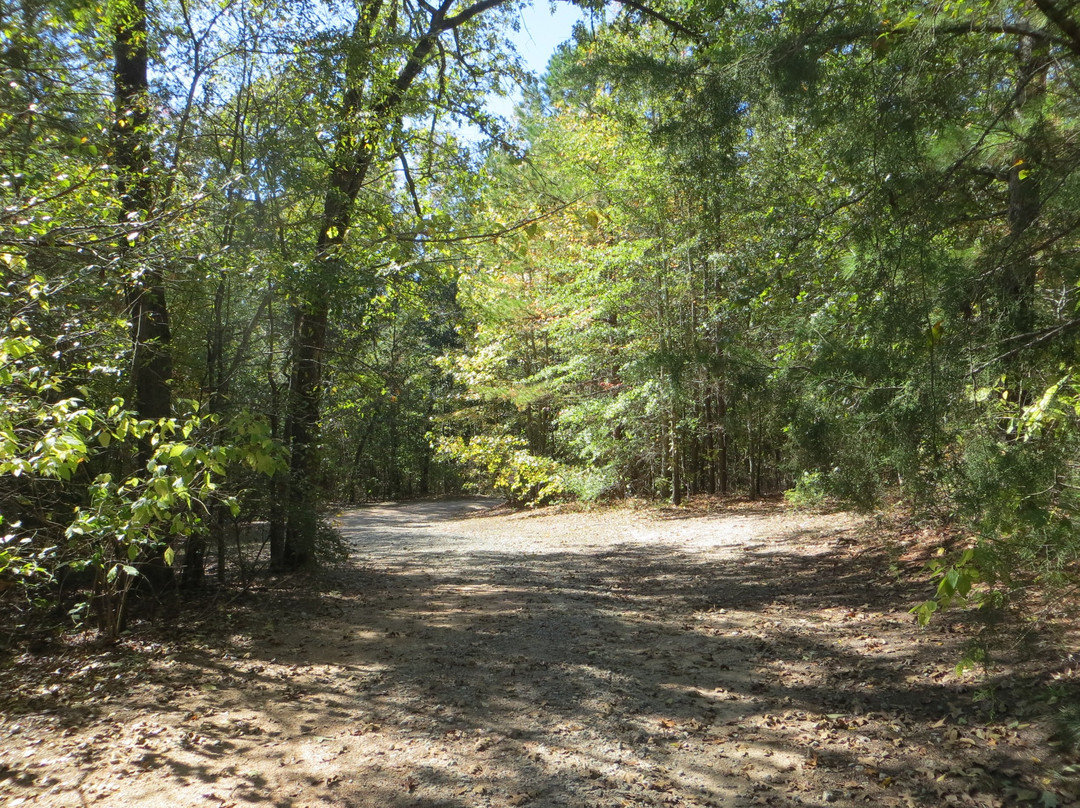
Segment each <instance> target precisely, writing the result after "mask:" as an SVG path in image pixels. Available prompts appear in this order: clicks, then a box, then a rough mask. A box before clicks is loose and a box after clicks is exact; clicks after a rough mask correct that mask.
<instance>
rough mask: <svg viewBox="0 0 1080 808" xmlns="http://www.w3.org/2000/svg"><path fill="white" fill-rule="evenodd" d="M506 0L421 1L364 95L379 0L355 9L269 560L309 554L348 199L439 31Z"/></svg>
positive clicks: (291, 561)
mask: <svg viewBox="0 0 1080 808" xmlns="http://www.w3.org/2000/svg"><path fill="white" fill-rule="evenodd" d="M505 2H507V0H479V2H476V3H474V4H472V5H470V6H467V7H466V8H464V9H463V10H461V11H459V12H458V13H457V14H454V15H453V16H448V15H449V12H450V9H451V7H452V6H453V5H454V3H453V0H444V1H443V2H442V3H441V4H440V5H439V6H438V7H436V8H431V7H426V8H428V9H429V10H430V11H429V13H430V17H429V19H428V24H427V26H426V29H425V30H424V33H423V34H421V35H420V36H419V37H418V38H417V39H416V41H415V43H414V44H413V47H412V50H411V52H410V53H409V56H408V58H407V59H406V60H405V62H404V63H403V64H402V66H401V68H400V69H399V71H398V74H397V76H396V77H395V78H394V79H393V80H392V81H391V82H390V84H389V85H388V86H387V87H386V89H385V90H384V91H383V92H382V93H381V94H380V95H377V96H373V97H371V98H366V97H365V95H364V92H365V88H366V82H367V81H368V80H369V78H370V77H369V76H367V75H366V74H365V73H364V71H365V69H366V65H365V61H366V59H367V57H368V55H369V54H370V53H372V52H373V49H374V48H375V47H376V43H375V41H374V37H375V34H376V32H378V31H379V28H380V26H381V24H382V20H381V19H380V12H381V10H382V0H369V2H368V3H366V4H364V5H363V6H362V7H361V9H360V17H359V19H358V21H357V23H356V26H355V28H354V30H353V37H354V38H355V40H356V42H355V44H354V47H352V48H351V49H350V53H351V54H352V55H351V56H350V58H349V62H348V64H347V66H346V76H345V81H346V87H347V89H346V91H345V95H344V98H343V104H342V119H341V121H340V122H339V123H340V132H339V138H338V143H337V146H336V148H335V151H334V154H333V157H332V162H331V167H330V172H329V176H328V178H327V190H326V196H325V198H324V203H323V213H322V215H321V216H320V222H319V230H318V235H317V240H316V244H315V254H314V257H313V260H312V264H311V270H310V283H309V285H308V288H307V289H306V290H303V293H302V294H301V302H300V303H299V304H298V305H297V307H296V310H295V321H294V329H293V357H292V372H291V374H290V385H289V399H288V401H289V403H288V410H287V413H286V426H285V437H286V441H287V443H288V446H289V451H290V461H289V481H288V506H287V509H288V512H287V516H286V519H287V524H286V529H285V537H284V542H282V543H281V545H280V546H279V547H277V548H276V551H275V547H274V546H272V548H271V566H272V567H273V568H274V569H277V570H286V569H295V568H297V567H299V566H302V565H304V564H306V563H308V562H310V561H313V560H314V558H315V553H314V550H315V548H314V537H315V529H316V526H317V524H318V490H317V482H318V470H319V451H318V443H319V417H320V412H321V400H322V384H323V354H324V351H325V349H326V335H327V325H328V323H329V320H330V296H331V294H332V292H331V290H332V288H333V284H334V279H335V278H336V277H338V275H339V273H341V272H343V271H345V269H346V267H345V265H344V262H343V260H342V257H341V254H342V251H343V248H344V246H345V238H346V234H347V232H348V229H349V227H350V225H351V224H352V216H353V206H354V203H355V202H356V198H357V196H358V195H359V193H360V189H361V188H362V187H363V185H364V182H365V180H366V178H367V175H368V171H369V170H370V169H371V166H372V163H373V161H374V160H375V158H376V156H377V154H378V150H379V148H380V145H381V144H382V143H383V141H384V140H385V139H386V137H387V136H388V133H389V130H390V128H391V126H392V125H393V123H394V121H395V120H397V118H398V117H399V115H400V111H401V108H402V105H403V103H404V101H405V100H406V96H407V94H408V92H409V90H410V88H411V87H412V86H413V84H414V83H415V82H416V80H417V79H418V78H419V77H420V75H421V73H422V72H423V70H424V68H425V67H426V66H427V64H428V62H429V60H430V58H431V56H432V54H433V53H434V51H435V46H436V44H437V42H438V39H439V36H440V35H441V34H443V33H445V32H447V31H451V30H453V29H454V28H456V27H458V26H460V25H462V24H464V23H465V22H467V21H468V20H470V19H472V18H473V17H475V16H476V15H478V14H481V13H483V12H484V11H487V10H489V9H492V8H495V7H496V6H499V5H501V4H503V3H505Z"/></svg>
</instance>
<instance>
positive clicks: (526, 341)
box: [0, 0, 1080, 637]
mask: <svg viewBox="0 0 1080 808" xmlns="http://www.w3.org/2000/svg"><path fill="white" fill-rule="evenodd" d="M579 5H580V6H581V7H582V9H583V10H584V11H585V17H584V21H583V22H582V23H579V24H578V25H577V26H576V28H575V30H574V31H573V36H572V38H571V39H569V40H568V41H567V42H566V43H565V44H564V45H562V46H561V47H560V49H559V50H558V52H557V53H556V55H555V56H554V57H553V59H552V60H551V63H550V65H549V68H548V71H547V73H546V74H545V75H543V76H541V77H536V76H534V75H532V74H531V73H529V71H528V70H527V69H526V68H525V67H524V65H523V62H522V60H521V58H520V55H519V54H517V53H516V52H515V51H514V46H513V44H512V43H511V40H510V38H509V34H510V33H511V32H512V31H513V30H514V29H515V28H516V27H517V26H518V25H519V24H520V21H519V13H520V9H521V3H520V2H517V0H475V2H468V1H467V0H466V1H464V2H463V1H462V0H441V2H436V3H431V2H428V0H362V2H337V0H327V1H326V2H322V1H321V0H307V1H306V2H294V1H293V0H290V1H289V2H280V0H159V1H158V2H149V3H148V2H146V0H108V1H107V2H103V3H100V4H99V3H96V2H90V1H89V0H5V2H4V4H3V6H2V10H0V70H2V72H3V83H2V87H0V132H2V134H0V175H2V176H0V186H2V191H0V195H2V199H3V210H2V212H0V260H2V263H0V270H2V273H3V286H2V290H0V305H2V307H3V318H2V321H0V390H2V400H3V408H2V411H0V520H2V521H0V533H2V538H0V587H2V589H3V597H4V599H5V601H6V604H7V605H5V609H8V610H9V612H10V614H11V615H14V616H13V617H12V618H11V620H10V621H6V622H10V623H11V625H12V626H15V625H16V624H18V625H22V626H25V625H29V624H30V623H32V622H33V621H34V620H36V619H37V618H35V617H34V615H35V614H39V613H42V612H43V611H47V610H49V609H52V608H53V607H54V606H55V591H56V582H57V581H58V580H61V579H64V580H70V581H76V582H79V586H81V587H83V588H84V589H86V590H87V591H90V592H92V597H91V598H89V599H87V602H85V603H82V604H79V605H77V606H76V607H75V609H74V610H73V611H72V616H73V617H74V618H75V619H76V620H78V621H83V622H85V623H86V624H87V625H91V626H94V627H95V628H97V629H99V630H100V631H101V632H102V633H103V634H105V635H109V636H114V637H115V636H116V635H117V634H118V633H119V632H120V631H121V630H122V628H123V625H124V612H125V603H126V596H127V592H128V591H129V589H130V588H131V586H132V585H133V581H134V580H135V579H136V578H148V579H154V578H155V576H156V577H157V578H163V577H165V578H170V579H171V578H172V576H175V578H176V580H177V581H178V582H179V584H180V585H181V586H183V587H188V588H197V587H199V586H200V585H202V584H203V583H204V580H205V578H206V575H207V570H208V569H209V568H210V565H211V564H212V566H213V569H214V570H216V572H217V574H218V575H219V576H225V575H226V574H228V570H227V569H226V565H225V561H224V560H225V542H226V539H225V536H226V534H227V528H228V526H229V525H232V524H234V523H236V522H237V521H238V520H239V521H241V522H244V523H260V524H262V523H265V524H266V525H267V526H268V527H267V531H268V533H267V537H268V538H267V543H268V554H267V559H266V566H267V567H268V568H269V569H270V570H271V571H273V572H288V571H290V570H297V569H304V568H308V567H310V565H312V564H317V563H319V562H320V561H326V560H329V559H333V558H334V557H336V555H337V554H338V553H340V551H341V548H340V542H339V541H338V540H337V539H336V538H335V533H334V530H333V527H332V526H331V525H330V523H329V522H328V520H327V516H326V514H327V513H328V508H329V507H331V505H336V506H340V505H342V504H355V503H363V502H371V501H381V500H405V499H410V498H418V497H431V496H437V495H444V494H453V493H457V492H462V491H465V490H472V491H482V492H488V493H494V494H497V495H498V496H501V497H503V498H505V499H506V500H507V501H509V502H510V503H511V504H513V505H515V506H519V507H533V506H537V505H543V504H545V503H553V502H560V501H567V500H576V501H580V502H610V501H615V500H624V499H627V498H644V499H662V500H666V501H669V502H670V503H671V504H672V505H674V506H679V505H681V504H682V503H684V502H686V501H687V500H688V499H689V498H691V497H694V496H698V495H721V496H723V495H727V496H737V497H744V498H750V499H755V498H760V497H768V496H770V495H774V494H779V493H784V494H785V496H786V497H787V498H788V500H789V501H791V502H793V503H795V504H797V505H814V504H818V503H821V502H823V501H831V502H839V503H843V504H847V505H849V506H852V507H858V508H863V509H870V510H873V509H875V508H881V507H885V506H886V505H888V506H890V507H892V506H895V505H897V503H899V504H900V505H901V506H902V507H903V508H905V509H907V512H909V513H911V514H913V515H914V516H915V518H918V519H920V520H924V523H926V524H934V525H938V526H941V528H942V529H943V530H949V531H954V532H956V534H957V535H960V536H962V537H963V541H961V542H959V543H957V545H956V547H955V548H954V549H955V553H953V552H950V553H948V554H946V555H945V556H944V557H943V558H941V559H940V560H939V561H937V562H936V563H935V566H934V567H933V568H932V570H931V571H930V572H928V573H927V575H928V580H932V583H933V587H936V594H933V593H934V591H935V590H934V588H933V587H931V589H930V593H931V594H932V595H933V597H930V598H929V599H928V600H926V602H925V603H923V604H922V605H921V606H920V607H918V610H917V616H918V618H919V619H920V620H921V621H923V622H926V621H928V620H930V619H931V616H932V614H933V613H934V612H935V611H936V610H938V609H939V608H940V607H943V606H946V605H948V604H949V602H950V601H952V600H954V599H957V598H959V599H965V598H968V597H975V596H977V597H978V598H980V599H982V600H983V601H985V602H986V603H989V604H991V605H1008V604H1009V603H1010V602H1011V599H1013V597H1014V595H1017V593H1020V595H1023V593H1026V592H1028V591H1029V590H1030V588H1031V587H1033V586H1034V587H1037V588H1038V589H1039V591H1042V592H1045V593H1047V594H1048V595H1049V597H1051V598H1052V599H1065V598H1067V597H1069V596H1070V595H1072V594H1074V593H1075V587H1076V580H1077V579H1076V574H1075V573H1076V563H1077V558H1078V555H1080V534H1078V533H1077V531H1076V529H1075V527H1074V519H1076V518H1077V509H1078V506H1080V428H1078V426H1080V423H1078V422H1080V377H1078V375H1077V371H1076V367H1075V366H1076V364H1077V362H1078V361H1080V360H1078V355H1077V349H1078V342H1077V328H1078V326H1080V313H1078V309H1080V294H1078V292H1080V264H1078V259H1077V251H1078V248H1080V230H1078V228H1080V204H1078V203H1080V176H1078V173H1077V168H1078V167H1080V143H1078V140H1077V136H1078V135H1080V124H1078V119H1077V113H1078V112H1080V97H1078V93H1080V90H1076V89H1075V88H1074V78H1075V77H1074V74H1073V71H1074V70H1076V69H1077V67H1078V62H1080V13H1078V12H1077V10H1076V8H1075V7H1074V6H1073V5H1072V4H1070V3H1064V2H1060V1H1059V0H1022V1H1021V0H1018V1H1017V2H1006V1H1003V0H1002V1H999V0H980V1H979V2H975V1H974V0H941V1H940V2H929V3H924V2H899V3H890V2H887V1H886V0H850V1H848V0H844V2H834V1H833V0H830V2H818V0H778V1H777V2H772V0H765V2H760V3H728V2H718V1H717V0H706V1H705V2H701V1H699V0H694V1H693V2H691V0H650V2H646V3H639V2H637V1H636V0H625V2H622V3H614V4H604V3H600V2H588V1H586V2H582V3H580V4H579ZM514 88H518V89H519V91H520V92H521V93H522V99H523V100H522V101H521V103H520V104H519V105H518V107H517V110H516V112H515V113H514V115H513V116H512V117H511V118H510V119H507V118H503V117H499V116H497V115H495V114H493V113H492V112H490V110H489V104H488V101H489V99H490V98H491V97H492V96H493V95H496V94H507V93H510V92H512V91H514ZM215 558H217V559H218V561H217V562H216V563H214V559H215ZM1020 595H1018V597H1019V598H1020V600H1022V597H1020ZM1020 600H1018V601H1017V602H1020ZM9 606H10V609H9Z"/></svg>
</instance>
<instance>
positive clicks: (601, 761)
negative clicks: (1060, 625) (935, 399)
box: [0, 498, 1066, 808]
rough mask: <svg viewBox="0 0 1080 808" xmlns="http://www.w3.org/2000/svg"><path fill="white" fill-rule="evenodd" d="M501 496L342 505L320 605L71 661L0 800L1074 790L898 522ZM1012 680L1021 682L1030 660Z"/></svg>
mask: <svg viewBox="0 0 1080 808" xmlns="http://www.w3.org/2000/svg"><path fill="white" fill-rule="evenodd" d="M492 504H493V503H492V502H491V501H488V500H483V499H480V498H474V499H466V500H454V501H446V502H422V503H413V504H406V505H383V506H373V507H367V508H361V509H356V510H350V511H347V512H344V513H342V514H340V515H339V518H338V522H339V524H340V526H341V528H342V529H343V531H344V533H345V535H346V536H347V537H348V539H349V541H350V543H351V545H352V546H353V548H354V550H355V553H354V556H353V559H352V560H351V561H350V562H348V563H346V564H344V565H342V566H340V567H338V568H335V569H334V570H330V571H327V572H324V573H322V574H320V579H319V581H318V585H319V587H320V589H321V590H322V593H321V595H319V594H318V593H316V592H315V591H314V589H313V586H312V584H313V582H312V581H310V580H297V579H291V580H289V581H287V582H285V583H283V584H282V585H281V586H278V587H276V588H267V589H266V590H264V591H261V592H260V591H255V592H252V593H251V594H249V595H248V596H247V597H246V598H244V599H243V600H241V601H239V602H236V603H232V604H230V605H229V607H228V609H227V610H224V609H223V610H222V612H221V614H222V615H225V614H228V615H231V617H229V618H228V619H229V623H228V625H225V626H223V625H222V620H223V619H224V618H220V617H219V618H213V617H207V618H206V620H205V621H204V624H203V625H202V627H201V629H200V631H201V632H202V633H201V634H199V635H198V637H196V639H192V638H191V637H190V636H187V633H186V632H185V637H184V639H182V640H181V639H177V640H176V641H175V643H173V642H164V643H161V644H160V647H157V648H154V647H150V648H149V649H148V648H147V643H148V642H149V644H150V645H151V646H153V643H152V642H150V641H147V640H139V639H138V638H134V639H132V640H130V647H129V649H128V651H127V652H126V653H124V652H123V651H115V650H114V651H110V652H107V653H106V652H102V653H101V654H100V655H99V656H97V657H95V656H94V655H93V654H88V653H84V654H83V655H81V657H79V658H78V659H79V661H78V663H77V664H78V665H79V666H81V667H79V668H78V669H71V670H67V669H64V665H65V664H67V665H68V667H69V668H71V667H72V666H74V665H76V663H75V662H73V661H69V662H67V663H64V662H63V661H62V660H61V663H60V668H58V671H60V670H61V669H63V670H64V673H63V675H62V676H59V675H58V676H57V677H56V681H55V682H52V683H50V681H49V680H48V677H47V676H45V678H44V679H42V680H41V681H40V682H39V683H38V690H37V691H35V692H32V693H24V694H22V700H21V701H20V704H22V705H23V706H22V707H21V708H20V710H19V711H16V710H14V709H12V710H7V709H5V712H4V714H3V716H2V719H3V720H2V722H0V803H3V802H4V800H7V804H8V805H17V804H20V803H19V802H18V801H19V800H23V801H25V804H35V805H56V806H69V805H70V806H82V805H108V806H141V805H161V806H177V807H178V806H187V805H192V806H196V805H199V806H201V805H205V806H259V805H267V806H271V805H272V806H281V808H285V807H286V806H317V805H318V806H338V808H346V807H349V806H353V807H358V806H364V807H365V808H367V807H369V806H370V808H394V807H396V806H401V807H402V808H404V807H405V806H410V807H413V808H435V807H436V806H439V807H440V808H487V807H488V806H490V807H491V808H502V807H503V806H533V807H534V808H554V807H555V806H573V807H574V808H594V807H595V808H621V806H686V807H687V808H692V807H700V806H731V807H732V808H735V807H736V806H740V807H741V806H752V805H776V806H808V805H809V806H820V805H837V806H856V805H858V806H862V805H868V804H871V805H877V806H934V805H945V804H956V805H976V806H994V805H1002V804H1012V803H1013V801H1014V799H1015V798H1016V797H1020V798H1028V799H1029V804H1030V800H1031V799H1032V798H1031V797H1030V795H1031V794H1032V793H1034V794H1035V795H1036V797H1039V798H1042V796H1043V794H1044V793H1046V794H1059V795H1060V794H1062V792H1060V791H1054V790H1053V789H1057V788H1058V787H1059V786H1060V785H1061V784H1060V783H1050V781H1049V780H1047V779H1046V777H1045V772H1046V771H1047V769H1046V765H1047V764H1045V763H1043V762H1042V761H1044V760H1045V759H1046V755H1047V751H1046V749H1045V748H1044V745H1043V741H1042V739H1041V736H1039V735H1038V734H1037V733H1036V732H1035V730H1034V729H1032V728H1030V727H1027V726H1026V724H1025V723H1024V721H1023V720H1022V717H1021V718H1020V719H1017V718H1016V716H1015V715H1014V713H1017V711H1019V710H1021V709H1022V706H1021V704H1020V699H1021V697H1020V696H1019V695H1015V694H1014V692H1013V691H1012V690H1010V689H1009V688H1007V687H1004V686H999V687H997V688H996V689H995V690H994V691H993V696H994V698H993V700H992V702H993V707H994V712H993V713H992V714H991V713H990V712H989V707H988V706H987V703H986V702H985V701H984V702H978V701H973V696H974V695H978V691H979V689H980V688H985V687H986V685H987V683H986V682H985V681H983V680H980V679H979V677H978V676H976V675H974V674H967V675H965V676H957V675H956V674H955V673H954V672H953V668H954V666H955V664H956V661H957V659H958V658H959V655H960V648H961V645H962V640H963V635H962V634H960V633H957V632H955V631H953V628H955V626H950V625H949V624H948V622H947V621H939V622H938V623H937V624H936V625H935V626H934V627H932V628H931V629H929V630H924V631H920V630H918V629H917V628H916V627H915V626H914V625H913V622H912V618H911V616H910V615H909V614H908V613H907V610H908V609H909V608H910V606H911V605H912V604H913V603H914V602H917V601H918V600H920V599H922V598H923V597H925V593H926V587H927V584H926V581H925V578H919V577H916V576H914V575H911V576H910V582H907V581H908V578H907V577H906V576H907V575H908V571H910V570H914V569H915V568H916V567H917V566H918V559H917V558H915V556H916V555H918V553H919V552H921V550H920V548H919V547H918V541H917V540H916V539H917V537H913V536H909V537H908V538H906V539H905V538H903V537H902V536H901V537H899V538H898V537H896V536H895V535H894V536H893V538H892V539H891V540H890V541H877V540H876V539H875V535H874V533H875V528H874V527H873V525H872V524H871V523H867V522H864V521H862V520H860V519H856V518H854V517H851V516H848V515H845V514H836V513H818V514H811V513H803V512H795V511H791V510H788V509H785V508H783V507H782V506H780V505H776V504H762V505H750V504H743V505H739V506H729V507H725V508H715V509H712V508H713V506H699V507H697V508H695V506H694V505H691V507H689V508H683V509H678V510H676V509H660V510H657V509H654V508H651V509H645V508H642V509H633V508H619V509H611V510H600V511H598V512H581V511H577V512H575V511H563V512H557V511H551V510H548V511H539V512H536V513H511V512H507V511H505V510H498V509H492ZM923 549H925V548H923ZM957 617H960V615H959V614H958V615H957ZM140 642H141V643H142V645H139V643H140ZM31 663H32V660H29V661H28V663H27V664H31ZM48 664H49V665H51V664H53V662H52V661H50V662H49V663H48ZM114 671H117V675H115V676H114V675H113V672H114ZM121 673H122V674H123V676H121ZM1009 681H1010V683H1011V684H1010V687H1012V688H1015V693H1017V694H1018V693H1021V692H1022V691H1023V689H1024V687H1025V682H1024V681H1023V676H1021V675H1019V674H1014V675H1012V677H1011V678H1010V680H1009ZM1044 788H1046V789H1049V790H1048V791H1046V792H1044V791H1043V789H1044ZM1061 804H1066V801H1064V800H1063V801H1062V802H1061Z"/></svg>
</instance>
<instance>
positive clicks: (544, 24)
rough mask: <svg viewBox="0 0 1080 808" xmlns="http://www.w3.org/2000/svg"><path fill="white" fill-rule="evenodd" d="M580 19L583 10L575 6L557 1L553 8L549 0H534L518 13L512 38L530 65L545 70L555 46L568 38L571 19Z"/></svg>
mask: <svg viewBox="0 0 1080 808" xmlns="http://www.w3.org/2000/svg"><path fill="white" fill-rule="evenodd" d="M580 19H582V13H581V9H579V8H578V7H577V6H572V5H570V4H569V3H566V2H562V3H556V4H555V11H554V12H552V11H551V8H550V3H549V2H548V0H533V4H532V5H531V6H530V7H528V8H526V9H525V10H524V11H522V13H521V30H520V31H518V32H517V33H515V34H514V35H513V36H512V37H511V39H513V41H514V44H515V45H516V46H517V49H518V52H519V53H521V55H522V56H523V57H524V58H525V61H526V63H527V64H528V65H529V68H530V69H531V70H533V71H534V72H535V73H536V74H537V75H540V74H542V73H543V72H544V71H545V70H547V64H548V60H549V59H550V58H551V54H552V53H554V52H555V48H557V47H558V46H559V45H561V44H562V43H563V42H565V41H566V40H568V39H569V38H570V32H571V31H572V30H573V28H574V23H575V22H577V21H578V20H580Z"/></svg>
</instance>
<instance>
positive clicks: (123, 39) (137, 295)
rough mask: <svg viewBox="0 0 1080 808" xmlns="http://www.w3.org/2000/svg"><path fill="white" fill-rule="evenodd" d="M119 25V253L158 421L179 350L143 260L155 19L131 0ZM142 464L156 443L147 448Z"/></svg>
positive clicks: (136, 367) (150, 410)
mask: <svg viewBox="0 0 1080 808" xmlns="http://www.w3.org/2000/svg"><path fill="white" fill-rule="evenodd" d="M125 11H126V12H127V13H122V14H120V15H119V18H120V19H119V22H117V24H116V29H115V32H114V36H115V39H114V59H115V84H114V101H115V104H116V122H115V126H114V129H113V149H114V153H115V163H116V168H117V191H118V193H119V196H120V224H121V235H120V239H119V241H118V253H119V257H120V259H121V261H120V263H121V266H122V267H123V268H124V271H125V272H126V273H127V274H128V277H129V278H130V280H129V282H128V288H127V305H128V310H129V314H130V317H131V340H132V380H133V387H134V402H133V403H134V409H135V411H136V412H137V413H138V414H139V417H140V418H149V419H153V420H157V419H159V418H168V417H169V415H170V414H171V413H172V390H171V388H170V386H169V381H170V379H171V378H172V354H171V352H170V347H169V343H170V339H171V334H170V331H169V312H168V309H167V307H166V303H165V280H164V276H163V273H162V272H161V270H160V268H158V267H156V266H154V265H153V264H152V263H150V262H146V263H143V264H141V265H139V266H137V267H133V266H130V261H132V260H133V259H137V257H138V255H139V253H140V252H141V248H143V247H144V246H145V245H146V243H147V242H148V241H149V233H148V227H149V218H150V213H151V210H152V208H153V205H154V188H153V172H152V171H151V168H152V162H153V155H152V153H151V150H150V136H149V132H148V130H147V125H148V122H149V82H148V80H147V65H148V61H149V58H148V51H147V21H146V3H145V0H130V4H129V6H128V7H127V8H126V9H125ZM140 455H141V456H140V461H142V462H141V465H144V464H145V461H146V460H149V457H150V447H149V446H148V445H144V446H143V447H142V448H141V450H140Z"/></svg>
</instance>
